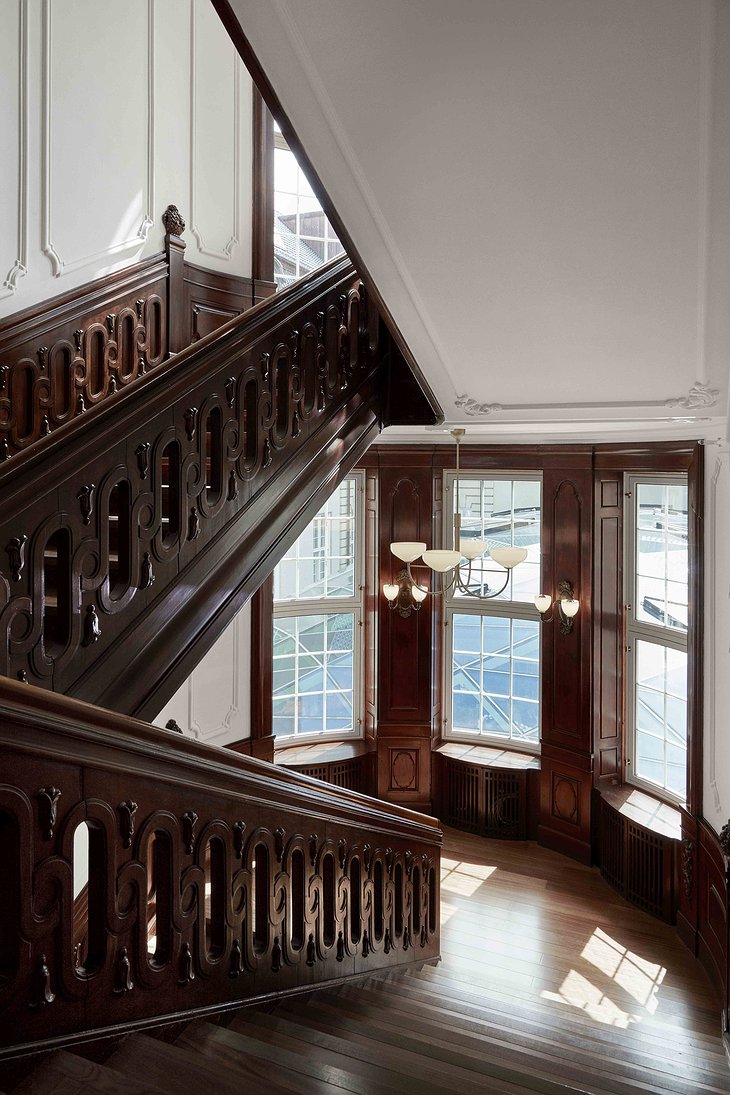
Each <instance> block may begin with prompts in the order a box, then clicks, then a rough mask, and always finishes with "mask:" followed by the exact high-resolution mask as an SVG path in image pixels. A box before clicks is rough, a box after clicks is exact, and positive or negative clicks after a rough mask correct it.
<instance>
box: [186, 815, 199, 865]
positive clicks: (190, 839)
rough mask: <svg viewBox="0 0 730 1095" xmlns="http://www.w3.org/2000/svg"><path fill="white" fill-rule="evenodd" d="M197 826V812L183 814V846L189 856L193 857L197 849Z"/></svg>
mask: <svg viewBox="0 0 730 1095" xmlns="http://www.w3.org/2000/svg"><path fill="white" fill-rule="evenodd" d="M197 824H198V815H197V814H196V813H195V810H186V811H185V813H184V814H183V844H184V845H185V851H186V852H187V853H188V855H192V854H193V849H194V848H195V826H196V825H197Z"/></svg>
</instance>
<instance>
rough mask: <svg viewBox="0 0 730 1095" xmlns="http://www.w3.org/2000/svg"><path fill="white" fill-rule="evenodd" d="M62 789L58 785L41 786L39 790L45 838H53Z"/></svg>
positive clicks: (41, 819)
mask: <svg viewBox="0 0 730 1095" xmlns="http://www.w3.org/2000/svg"><path fill="white" fill-rule="evenodd" d="M60 797H61V791H60V788H58V787H41V788H39V790H38V798H39V799H40V811H39V813H40V822H41V831H42V832H43V839H44V840H53V830H54V829H55V827H56V818H57V816H58V800H59V798H60Z"/></svg>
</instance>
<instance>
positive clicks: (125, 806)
mask: <svg viewBox="0 0 730 1095" xmlns="http://www.w3.org/2000/svg"><path fill="white" fill-rule="evenodd" d="M117 809H118V810H119V815H120V816H119V823H120V829H121V832H122V847H124V848H131V847H132V837H133V836H134V815H135V814H136V813H137V809H138V806H137V803H136V802H132V800H131V799H129V798H128V799H126V801H124V802H120V803H119V806H118V807H117Z"/></svg>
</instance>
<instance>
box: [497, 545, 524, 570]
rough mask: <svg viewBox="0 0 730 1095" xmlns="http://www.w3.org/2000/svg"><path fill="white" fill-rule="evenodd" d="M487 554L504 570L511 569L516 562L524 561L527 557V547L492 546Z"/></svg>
mask: <svg viewBox="0 0 730 1095" xmlns="http://www.w3.org/2000/svg"><path fill="white" fill-rule="evenodd" d="M489 554H490V555H491V557H492V558H493V559H494V561H495V563H499V565H500V566H501V567H504V569H505V570H512V567H516V566H517V564H518V563H524V561H525V559H526V558H527V548H516V547H493V548H491V550H490V552H489Z"/></svg>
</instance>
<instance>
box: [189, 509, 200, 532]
mask: <svg viewBox="0 0 730 1095" xmlns="http://www.w3.org/2000/svg"><path fill="white" fill-rule="evenodd" d="M199 536H200V518H199V517H198V511H197V510H196V508H195V506H192V507H191V509H190V516H189V517H188V540H197V538H198V537H199Z"/></svg>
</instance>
